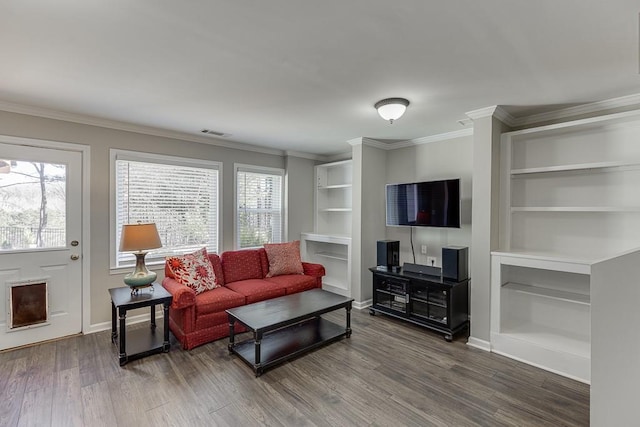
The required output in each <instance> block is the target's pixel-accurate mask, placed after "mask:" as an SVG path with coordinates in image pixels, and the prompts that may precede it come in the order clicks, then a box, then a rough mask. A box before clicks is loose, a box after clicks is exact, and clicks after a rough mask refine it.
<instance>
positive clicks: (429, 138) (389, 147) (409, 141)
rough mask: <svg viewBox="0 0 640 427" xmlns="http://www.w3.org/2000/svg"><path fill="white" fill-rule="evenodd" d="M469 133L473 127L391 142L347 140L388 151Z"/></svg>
mask: <svg viewBox="0 0 640 427" xmlns="http://www.w3.org/2000/svg"><path fill="white" fill-rule="evenodd" d="M471 135H473V128H468V129H461V130H457V131H453V132H446V133H440V134H437V135H430V136H424V137H421V138H415V139H407V140H404V141H398V142H394V143H391V144H389V143H384V142H380V141H378V140H376V139H373V138H365V137H361V138H354V139H350V140H349V141H347V142H349V144H351V145H352V146H354V145H368V146H370V147H375V148H379V149H381V150H386V151H389V150H397V149H400V148H406V147H413V146H415V145H422V144H428V143H430V142H438V141H446V140H448V139H455V138H462V137H465V136H471Z"/></svg>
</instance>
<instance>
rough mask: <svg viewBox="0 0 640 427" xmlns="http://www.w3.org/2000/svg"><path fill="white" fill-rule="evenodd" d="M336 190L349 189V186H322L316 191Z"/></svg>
mask: <svg viewBox="0 0 640 427" xmlns="http://www.w3.org/2000/svg"><path fill="white" fill-rule="evenodd" d="M338 188H351V184H334V185H324V186H322V187H318V190H333V189H338Z"/></svg>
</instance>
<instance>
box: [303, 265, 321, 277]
mask: <svg viewBox="0 0 640 427" xmlns="http://www.w3.org/2000/svg"><path fill="white" fill-rule="evenodd" d="M302 268H303V270H304V274H305V275H306V276H313V277H322V276H324V275H325V274H326V273H325V270H324V266H323V265H322V264H314V263H312V262H303V263H302Z"/></svg>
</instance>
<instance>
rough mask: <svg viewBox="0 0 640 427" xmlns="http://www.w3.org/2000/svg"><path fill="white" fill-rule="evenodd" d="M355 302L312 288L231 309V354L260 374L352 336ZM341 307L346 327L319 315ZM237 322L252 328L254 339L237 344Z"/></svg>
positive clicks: (228, 312)
mask: <svg viewBox="0 0 640 427" xmlns="http://www.w3.org/2000/svg"><path fill="white" fill-rule="evenodd" d="M352 302H353V298H347V297H343V296H341V295H337V294H333V293H331V292H327V291H323V290H322V289H313V290H310V291H306V292H300V293H297V294H292V295H287V296H284V297H279V298H273V299H270V300H266V301H261V302H257V303H254V304H249V305H245V306H242V307H236V308H232V309H229V310H227V314H228V315H229V353H235V354H237V355H238V356H239V357H240V359H242V360H244V361H245V362H246V363H248V364H249V366H251V367H252V368H253V371H254V372H255V374H256V377H258V376H260V375H261V374H262V372H263V371H264V370H265V369H266V368H268V367H271V366H273V365H276V364H279V363H282V362H285V361H287V360H290V359H292V358H294V357H297V356H299V355H301V354H303V353H306V352H308V351H310V350H312V349H314V348H317V347H319V346H321V345H324V344H327V343H329V342H333V341H336V340H338V339H340V338H342V337H343V336H344V337H347V338H349V337H350V336H351V304H352ZM340 308H344V309H345V310H346V312H347V319H346V327H343V326H339V325H337V324H335V323H333V322H330V321H328V320H326V319H324V318H322V317H320V315H322V314H324V313H328V312H330V311H334V310H338V309H340ZM236 322H239V323H240V324H242V325H244V326H245V327H246V328H247V329H249V330H250V331H251V332H252V333H253V339H248V340H246V341H242V342H239V343H236V342H235V333H234V326H235V323H236Z"/></svg>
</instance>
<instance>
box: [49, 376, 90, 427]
mask: <svg viewBox="0 0 640 427" xmlns="http://www.w3.org/2000/svg"><path fill="white" fill-rule="evenodd" d="M81 397H82V392H81V387H80V368H79V367H74V368H70V369H65V370H63V371H59V372H57V374H56V378H55V380H54V386H53V398H52V407H51V425H53V426H64V427H67V426H69V427H71V426H73V427H75V426H82V425H83V410H82V401H81Z"/></svg>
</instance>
